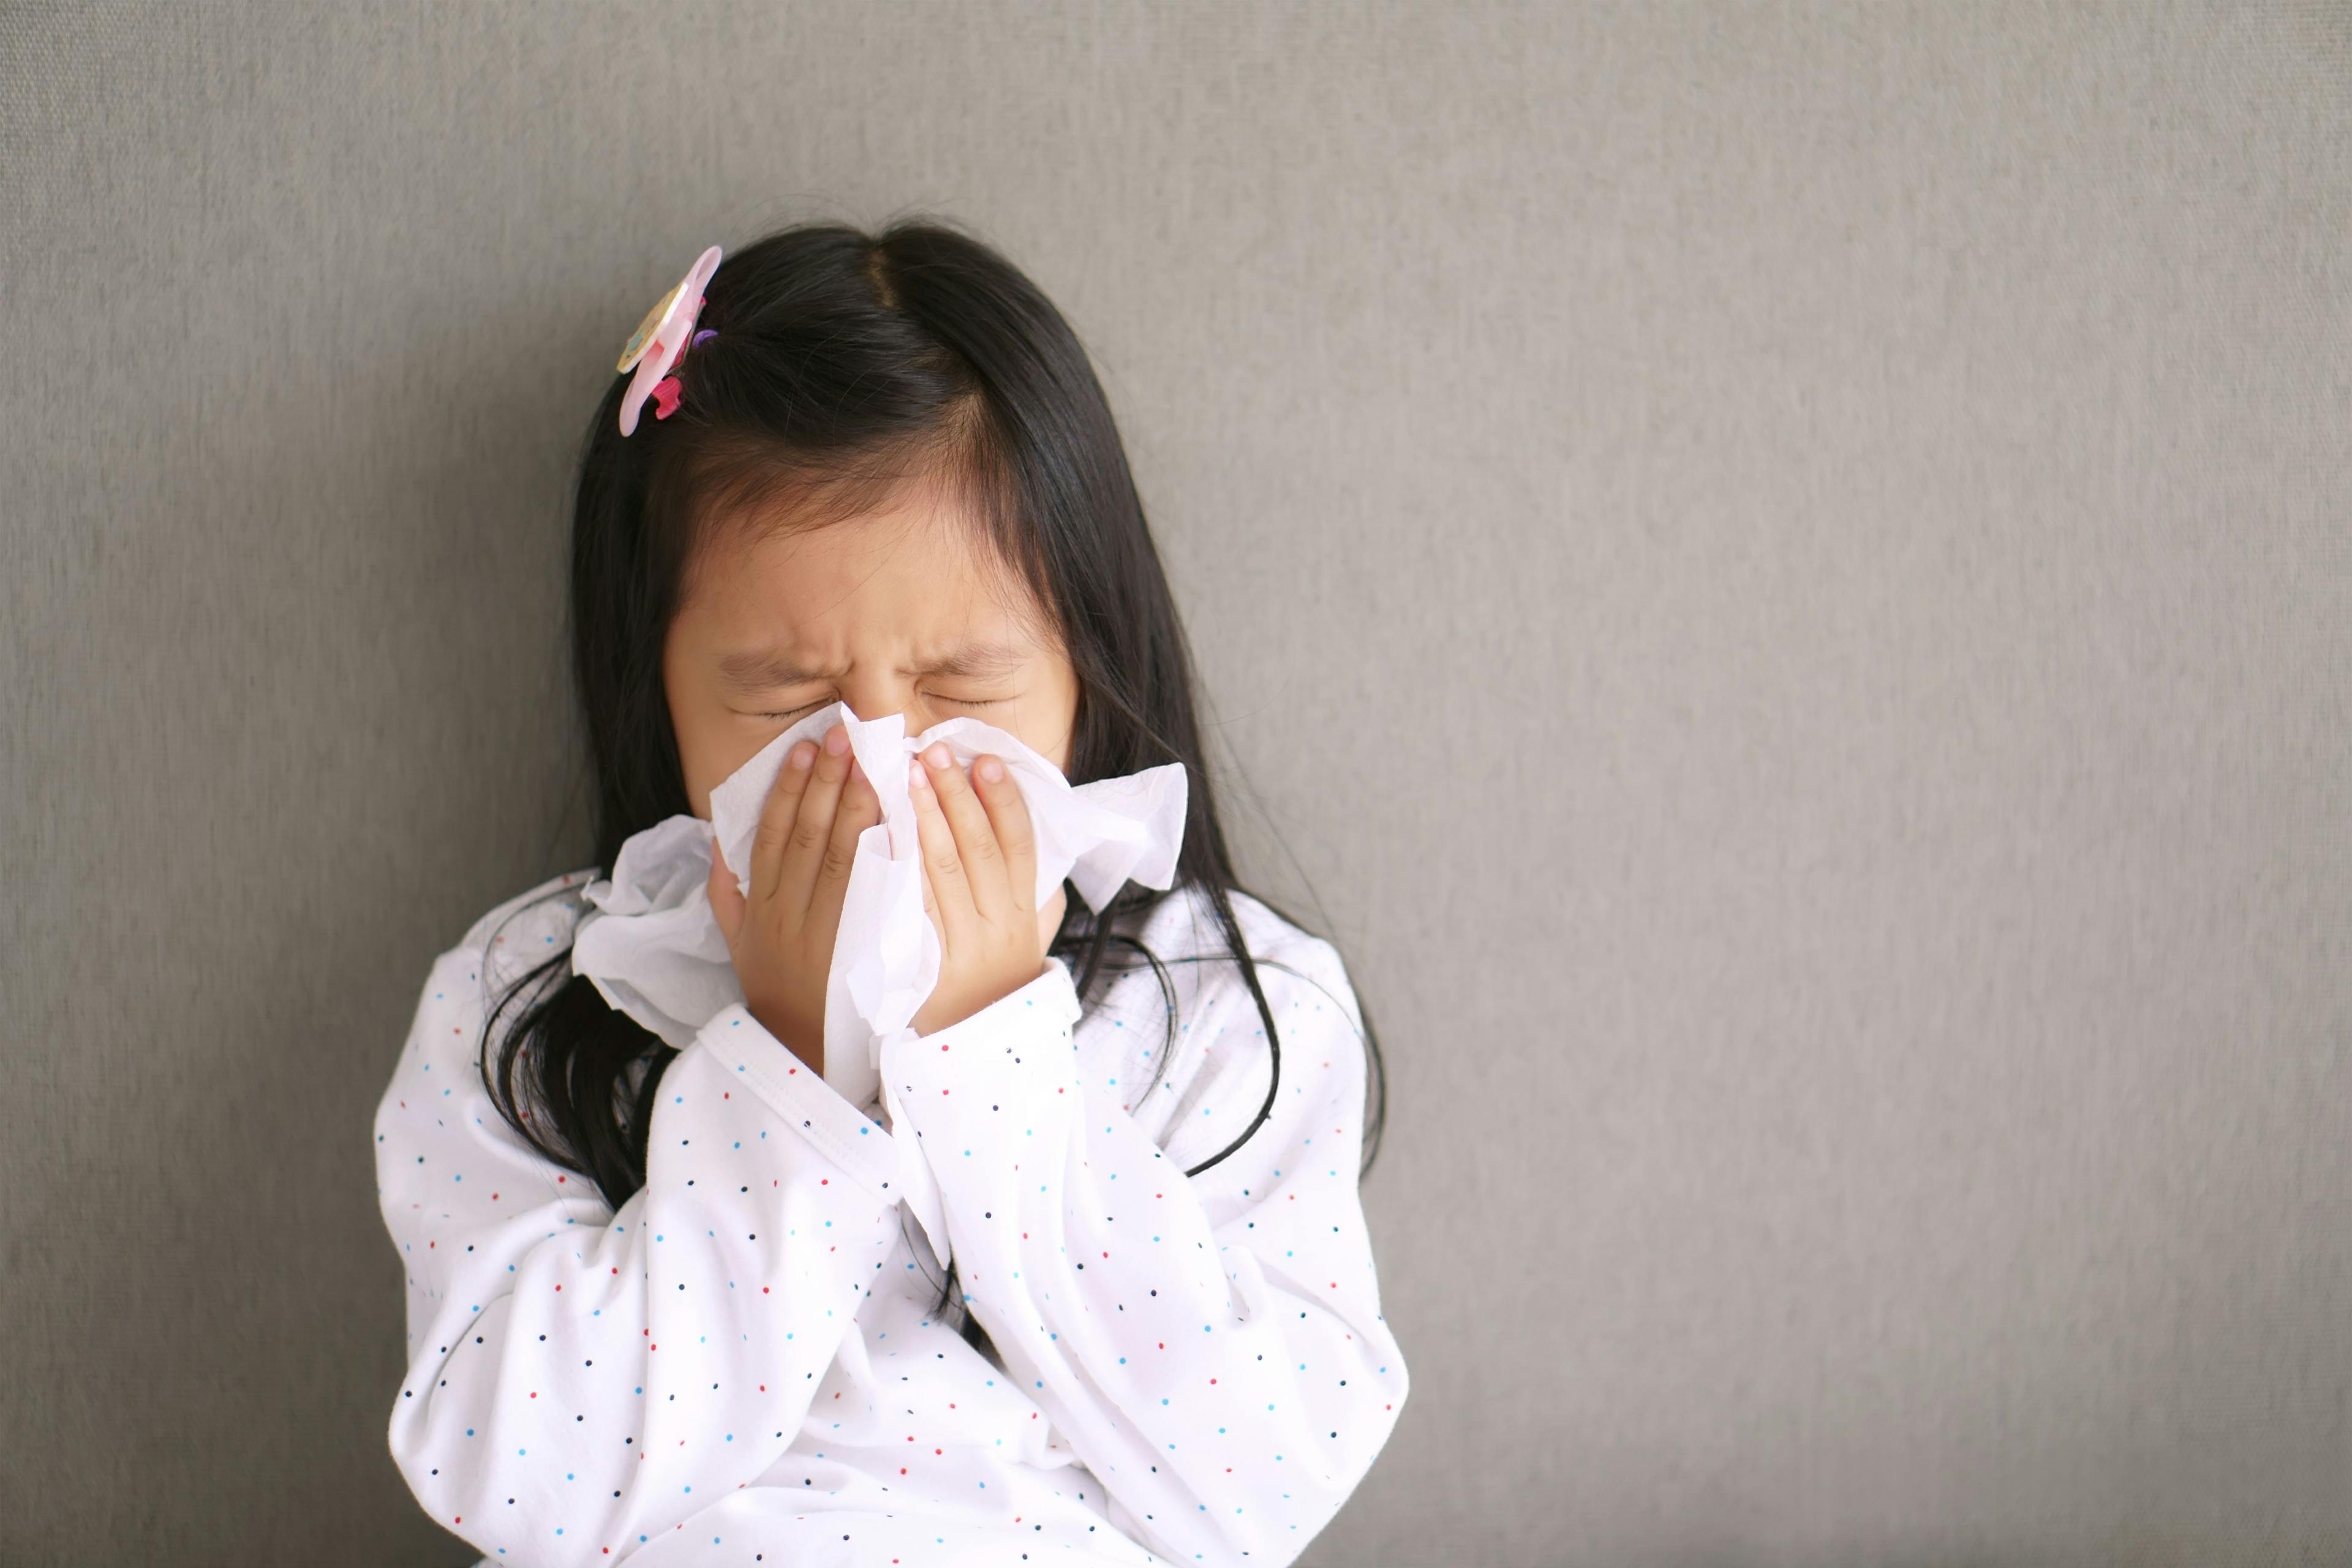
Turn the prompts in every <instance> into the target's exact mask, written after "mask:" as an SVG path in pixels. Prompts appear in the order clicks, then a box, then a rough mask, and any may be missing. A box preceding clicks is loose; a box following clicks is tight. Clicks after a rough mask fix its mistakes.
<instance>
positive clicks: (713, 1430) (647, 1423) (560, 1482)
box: [375, 947, 898, 1564]
mask: <svg viewBox="0 0 2352 1568" xmlns="http://www.w3.org/2000/svg"><path fill="white" fill-rule="evenodd" d="M482 959H483V953H482V952H481V950H480V949H478V948H470V949H469V948H467V947H460V948H458V949H456V950H453V951H452V952H448V953H445V954H444V955H443V956H442V957H441V959H440V960H439V961H438V962H437V963H436V964H435V966H434V970H433V973H432V975H431V977H430V978H429V979H428V980H427V981H426V982H425V987H424V992H423V994H422V997H421V999H420V1001H419V1004H418V1006H417V1011H416V1016H415V1025H414V1026H413V1027H412V1029H411V1031H410V1034H409V1037H408V1041H407V1044H406V1046H405V1047H404V1049H403V1051H402V1053H401V1058H400V1062H399V1066H398V1068H397V1069H396V1071H395V1073H394V1077H393V1080H392V1083H391V1085H390V1087H389V1088H388V1089H386V1090H385V1092H384V1095H383V1101H382V1103H381V1105H380V1106H379V1108H378V1110H377V1113H376V1123H375V1131H376V1168H377V1173H378V1191H379V1194H380V1201H381V1204H382V1206H383V1217H384V1223H385V1225H386V1226H387V1227H388V1228H389V1229H390V1231H391V1233H392V1237H393V1240H394V1242H395V1243H396V1244H397V1245H398V1246H399V1247H400V1251H401V1262H402V1264H403V1266H404V1268H406V1270H407V1274H408V1309H407V1319H408V1329H409V1343H408V1373H407V1377H406V1380H405V1381H404V1383H403V1384H402V1385H401V1388H400V1392H399V1394H398V1397H397V1398H396V1399H395V1400H394V1409H393V1413H392V1421H391V1428H390V1438H391V1446H392V1452H393V1457H394V1459H395V1461H396V1462H397V1463H398V1465H399V1467H400V1470H401V1473H402V1474H403V1476H404V1477H405V1478H406V1479H407V1481H408V1484H409V1487H410V1489H412V1490H413V1491H414V1492H415V1495H416V1498H417V1500H418V1501H419V1502H420V1503H422V1504H423V1505H424V1507H425V1510H427V1511H428V1512H429V1513H430V1514H431V1515H432V1516H433V1518H434V1519H435V1520H436V1521H438V1522H439V1523H440V1524H442V1525H443V1526H444V1527H446V1529H448V1530H449V1531H452V1532H454V1533H456V1534H457V1535H459V1536H462V1537H463V1538H465V1539H466V1540H467V1541H469V1542H473V1543H474V1544H475V1545H476V1546H477V1547H478V1548H480V1549H481V1551H482V1552H484V1553H485V1554H487V1555H488V1556H489V1557H490V1558H492V1559H493V1560H497V1559H498V1558H499V1554H500V1552H501V1549H503V1550H504V1552H505V1554H506V1558H507V1560H509V1561H519V1562H528V1563H555V1564H565V1563H609V1562H611V1561H613V1560H614V1558H617V1557H622V1556H625V1555H626V1554H627V1553H628V1552H629V1551H631V1550H634V1549H635V1547H636V1545H637V1544H638V1542H640V1541H642V1540H644V1539H646V1538H649V1537H652V1536H654V1535H656V1533H657V1532H660V1531H670V1530H673V1529H675V1528H677V1525H678V1524H679V1523H680V1522H681V1521H683V1520H684V1519H685V1518H687V1516H688V1515H689V1514H692V1513H694V1512H695V1511H697V1510H700V1509H702V1508H704V1507H706V1506H708V1504H709V1502H710V1501H711V1500H713V1498H714V1495H715V1494H718V1493H720V1492H724V1491H730V1490H732V1489H735V1488H737V1487H739V1486H741V1485H743V1484H745V1483H747V1482H750V1481H751V1480H752V1479H754V1478H756V1477H757V1476H759V1475H760V1474H761V1471H763V1470H764V1469H766V1468H768V1467H769V1466H770V1465H771V1464H772V1463H773V1462H774V1461H775V1459H776V1458H778V1456H780V1455H781V1454H782V1453H783V1452H784V1451H785V1449H786V1448H788V1447H790V1446H791V1444H792V1442H793V1439H794V1437H795V1436H797V1435H798V1432H799V1428H800V1426H801V1423H802V1420H803V1417H804V1416H805V1415H806V1414H807V1411H808V1407H809V1404H810V1401H811V1399H812V1397H813V1395H814V1390H815V1388H816V1385H817V1384H818V1382H819V1380H820V1379H821V1378H822V1377H823V1376H824V1372H825V1370H826V1368H827V1367H828V1366H829V1365H830V1364H831V1363H832V1362H833V1360H834V1357H835V1352H836V1351H837V1349H838V1348H839V1344H840V1342H841V1340H842V1337H843V1335H844V1334H845V1331H847V1330H848V1329H849V1327H850V1326H851V1324H852V1322H853V1321H855V1319H856V1313H857V1310H858V1307H859V1304H860V1302H861V1301H862V1300H864V1299H865V1297H866V1295H867V1294H868V1293H869V1292H870V1290H871V1289H872V1283H873V1280H874V1279H875V1278H876V1274H877V1270H878V1269H879V1268H881V1266H882V1260H883V1258H884V1257H885V1256H886V1255H887V1251H888V1248H889V1247H890V1245H891V1244H892V1242H893V1241H894V1240H895V1239H896V1237H897V1234H898V1230H897V1224H896V1218H895V1209H894V1207H893V1204H892V1199H893V1198H894V1196H895V1194H893V1193H891V1192H890V1191H889V1190H888V1184H889V1182H890V1181H891V1180H892V1179H893V1177H894V1176H895V1168H894V1166H893V1163H892V1161H891V1159H890V1157H889V1154H888V1152H887V1149H888V1140H887V1137H885V1136H884V1135H883V1134H882V1132H881V1130H880V1129H879V1128H878V1127H877V1126H875V1124H874V1123H873V1122H872V1121H868V1120H867V1119H866V1117H865V1116H863V1115H862V1114H860V1113H859V1112H858V1111H856V1110H854V1109H853V1108H851V1106H850V1105H849V1103H848V1102H847V1101H846V1100H843V1099H842V1098H841V1097H840V1096H839V1095H838V1094H836V1093H835V1092H834V1091H833V1090H832V1089H828V1088H826V1087H825V1086H824V1083H823V1082H822V1080H821V1079H819V1078H818V1076H817V1075H816V1074H815V1073H814V1072H813V1071H811V1070H809V1069H808V1068H805V1067H803V1064H802V1063H801V1062H800V1060H799V1059H798V1058H795V1057H794V1056H793V1054H792V1053H791V1052H790V1051H789V1050H788V1049H786V1048H785V1047H784V1046H783V1045H782V1043H780V1042H779V1041H777V1040H776V1039H775V1037H772V1036H771V1035H770V1034H768V1033H767V1031H766V1030H764V1029H762V1028H761V1026H759V1024H758V1023H757V1022H755V1021H754V1020H753V1019H752V1018H751V1016H750V1014H748V1013H747V1012H745V1011H744V1009H743V1008H742V1007H741V1006H740V1005H737V1006H732V1007H729V1008H727V1009H726V1010H724V1011H722V1012H721V1013H719V1015H718V1016H716V1017H714V1018H712V1019H711V1020H710V1022H709V1024H707V1025H706V1026H704V1027H703V1028H702V1030H701V1031H700V1033H699V1034H698V1037H696V1039H695V1040H694V1041H693V1042H692V1043H691V1044H689V1045H688V1047H686V1048H685V1049H684V1050H682V1051H680V1052H679V1053H678V1054H677V1057H676V1058H675V1059H673V1060H672V1061H671V1062H670V1064H669V1067H668V1069H667V1072H666V1073H665V1074H664V1076H663V1078H662V1079H661V1082H660V1086H659V1089H658V1095H657V1100H656V1108H655V1110H654V1113H653V1119H652V1125H651V1131H650V1133H649V1136H648V1148H647V1154H646V1184H645V1185H644V1187H643V1188H641V1189H640V1190H639V1191H638V1192H636V1193H635V1194H633V1195H632V1196H630V1197H629V1198H628V1200H627V1201H626V1202H625V1203H624V1204H622V1205H621V1206H620V1208H619V1210H618V1212H614V1211H612V1210H610V1209H608V1207H607V1206H606V1205H605V1204H604V1200H603V1199H602V1197H601V1196H600V1195H599V1194H598V1193H597V1192H596V1191H595V1190H594V1188H593V1185H592V1184H590V1183H589V1182H588V1180H587V1178H585V1177H583V1176H581V1175H579V1174H577V1173H572V1172H568V1171H565V1170H563V1169H562V1168H561V1167H559V1166H557V1165H556V1164H554V1163H551V1162H550V1161H549V1160H547V1159H546V1158H545V1157H543V1156H542V1155H541V1154H540V1153H539V1152H537V1151H535V1150H533V1149H532V1148H531V1147H530V1144H529V1143H528V1142H525V1141H524V1140H523V1139H522V1138H521V1137H520V1135H519V1134H518V1133H517V1132H516V1131H514V1129H513V1128H512V1127H511V1126H509V1124H508V1123H507V1122H506V1121H505V1120H504V1119H503V1118H502V1117H501V1116H500V1115H499V1112H498V1110H497V1109H496V1108H495V1107H494V1106H493V1105H492V1103H491V1102H490V1100H489V1098H488V1093H487V1091H486V1090H485V1088H484V1086H483V1082H482V1076H481V1071H480V1068H479V1067H478V1060H479V1051H480V1034H481V1027H482V1017H483V1012H484V1007H483V1004H482V1000H481V997H482V992H483V984H482V979H481V976H482V973H483V967H482Z"/></svg>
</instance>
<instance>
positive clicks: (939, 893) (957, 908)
mask: <svg viewBox="0 0 2352 1568" xmlns="http://www.w3.org/2000/svg"><path fill="white" fill-rule="evenodd" d="M907 795H908V799H909V800H911V801H912V802H913V803H914V806H915V837H916V838H917V839H918V840H919V842H920V843H921V845H922V848H923V876H924V879H925V880H926V881H928V882H929V885H930V892H931V900H932V906H933V909H934V911H935V912H936V914H937V915H938V917H939V921H940V941H941V942H945V943H947V945H948V946H950V947H954V946H957V945H958V939H959V938H960V937H963V938H968V937H969V936H970V934H971V931H972V928H973V927H974V926H975V925H976V924H977V923H978V922H979V920H980V911H979V908H978V906H976V905H975V904H973V902H972V901H971V879H969V878H967V877H966V876H965V875H964V867H963V857H962V856H961V854H959V853H958V852H957V850H956V841H955V830H954V829H953V828H951V827H950V826H948V819H947V817H946V816H945V815H944V814H943V813H942V812H941V811H940V796H939V792H938V791H937V790H935V789H933V788H932V787H931V781H930V770H929V769H928V768H926V767H925V766H924V765H923V764H922V763H921V762H919V761H918V760H915V759H911V758H910V759H909V760H908V763H907Z"/></svg>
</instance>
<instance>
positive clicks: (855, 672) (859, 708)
mask: <svg viewBox="0 0 2352 1568" xmlns="http://www.w3.org/2000/svg"><path fill="white" fill-rule="evenodd" d="M840 690H841V700H843V701H844V702H846V703H848V704H849V710H850V711H851V712H853V713H855V714H856V715H857V716H858V717H859V718H860V719H865V720H868V721H871V720H875V719H882V718H887V717H888V716H889V715H890V714H893V713H904V714H905V715H906V716H907V733H908V734H909V735H914V734H919V733H921V731H923V730H924V729H925V728H927V727H928V725H927V722H926V720H925V717H924V715H923V714H921V713H919V712H917V711H916V710H915V704H916V700H917V699H916V695H915V686H914V682H913V681H911V680H908V679H907V678H906V677H904V676H902V675H900V674H899V673H898V671H896V670H893V669H881V670H874V671H867V670H865V669H862V668H852V669H851V670H850V671H849V673H848V674H847V675H846V676H845V677H843V678H842V681H841V688H840Z"/></svg>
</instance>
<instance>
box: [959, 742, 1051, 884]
mask: <svg viewBox="0 0 2352 1568" xmlns="http://www.w3.org/2000/svg"><path fill="white" fill-rule="evenodd" d="M971 787H972V790H973V793H975V794H976V795H979V796H980V804H981V805H982V806H984V807H986V808H987V811H988V821H989V826H992V828H994V829H995V831H996V847H998V848H999V849H1000V850H1002V851H1003V855H1004V875H1005V886H1006V889H1007V890H1008V891H1010V892H1011V893H1012V895H1013V908H1014V909H1015V910H1020V911H1021V912H1022V913H1024V914H1026V913H1028V912H1029V911H1030V910H1032V909H1033V908H1034V907H1035V905H1036V902H1037V835H1036V832H1035V830H1034V827H1033V826H1032V825H1031V823H1030V821H1029V803H1028V801H1026V800H1025V799H1024V798H1023V797H1022V795H1021V786H1020V785H1019V784H1014V783H1013V770H1012V769H1011V768H1008V767H1006V766H1005V765H1004V763H1003V761H1001V760H1000V759H998V758H995V757H986V756H982V757H974V758H973V759H972V763H971Z"/></svg>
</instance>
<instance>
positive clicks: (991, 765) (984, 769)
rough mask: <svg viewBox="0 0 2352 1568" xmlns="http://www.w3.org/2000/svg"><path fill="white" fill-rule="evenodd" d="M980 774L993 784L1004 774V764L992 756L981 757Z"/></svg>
mask: <svg viewBox="0 0 2352 1568" xmlns="http://www.w3.org/2000/svg"><path fill="white" fill-rule="evenodd" d="M980 776H981V777H982V778H984V779H986V780H987V781H988V782H989V783H990V784H994V783H995V782H996V781H997V780H999V779H1001V778H1003V776H1004V764H1003V763H1000V762H998V761H997V760H996V759H995V758H994V757H982V758H981V759H980Z"/></svg>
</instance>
